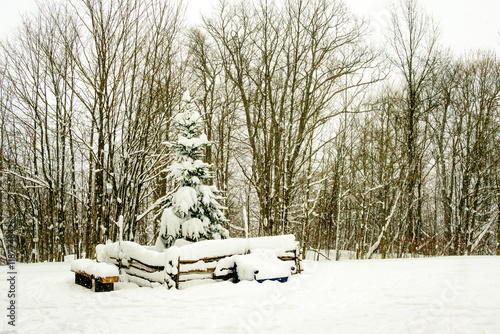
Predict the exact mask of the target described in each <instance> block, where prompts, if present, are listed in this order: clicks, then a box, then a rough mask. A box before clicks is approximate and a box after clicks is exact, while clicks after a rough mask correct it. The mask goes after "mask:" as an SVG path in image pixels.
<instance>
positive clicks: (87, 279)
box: [71, 259, 119, 292]
mask: <svg viewBox="0 0 500 334" xmlns="http://www.w3.org/2000/svg"><path fill="white" fill-rule="evenodd" d="M71 271H72V272H74V273H75V283H76V284H78V285H81V286H83V287H86V288H88V289H92V290H93V291H95V292H102V291H113V290H114V283H116V282H118V280H119V277H118V268H117V267H116V266H114V265H112V264H108V263H99V262H96V261H94V260H90V259H80V260H75V261H73V262H71Z"/></svg>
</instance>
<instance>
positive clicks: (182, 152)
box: [156, 92, 229, 251]
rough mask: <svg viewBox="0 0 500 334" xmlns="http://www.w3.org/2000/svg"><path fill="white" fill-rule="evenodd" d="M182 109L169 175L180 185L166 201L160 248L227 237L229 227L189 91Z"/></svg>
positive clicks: (206, 144)
mask: <svg viewBox="0 0 500 334" xmlns="http://www.w3.org/2000/svg"><path fill="white" fill-rule="evenodd" d="M182 100H183V101H182V102H183V104H184V106H183V109H182V110H181V112H180V113H179V114H177V116H176V117H175V123H176V126H177V129H178V132H179V133H178V138H177V141H176V142H172V143H170V144H171V145H172V147H173V148H174V150H175V159H174V162H173V163H172V165H171V166H170V167H169V174H168V177H169V178H173V179H174V180H175V183H176V185H177V186H178V187H179V188H178V189H177V191H176V192H175V193H173V195H172V196H171V198H170V199H168V200H167V201H166V203H167V206H166V207H165V209H164V211H163V214H162V217H161V227H160V235H159V236H158V238H157V240H156V247H157V249H158V250H160V251H161V250H162V249H164V248H168V247H170V246H172V245H173V244H174V242H175V241H176V240H177V239H184V240H187V241H199V240H207V239H225V238H228V237H229V233H228V231H227V230H226V229H225V228H224V227H222V225H221V224H222V223H224V222H225V221H226V219H225V217H224V213H223V212H222V211H221V209H222V208H223V207H222V206H221V205H220V204H219V202H218V200H219V199H221V198H222V197H220V195H218V190H217V188H216V187H215V186H209V185H207V183H208V182H209V181H210V172H209V167H210V165H209V164H207V163H205V162H203V161H202V159H203V157H204V153H203V152H204V149H205V148H206V147H207V146H208V145H210V143H209V141H208V140H207V136H206V135H205V134H203V133H201V132H202V124H201V121H202V120H201V118H200V115H199V114H198V112H197V111H196V110H195V109H194V103H193V101H192V100H191V98H190V96H189V92H186V93H185V94H184V96H183V98H182Z"/></svg>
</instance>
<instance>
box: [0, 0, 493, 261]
mask: <svg viewBox="0 0 500 334" xmlns="http://www.w3.org/2000/svg"><path fill="white" fill-rule="evenodd" d="M386 35H387V37H386V41H385V42H384V48H383V49H382V50H381V49H380V47H377V45H373V43H370V36H371V28H370V24H369V22H366V21H364V20H362V19H360V18H359V17H356V15H354V14H353V13H352V12H351V11H350V10H349V8H348V7H347V6H346V5H345V4H344V3H342V2H341V1H330V0H282V1H277V0H276V1H272V0H268V1H257V0H256V1H246V2H242V1H239V0H237V1H224V0H222V1H220V2H219V4H218V5H217V7H216V8H215V9H214V11H213V12H211V13H210V14H209V15H207V16H205V17H204V18H203V20H202V22H201V23H199V24H196V25H193V24H189V21H188V20H186V18H185V5H184V4H183V3H182V2H179V1H173V0H172V1H163V0H121V1H112V0H71V1H65V2H56V3H49V2H47V3H44V4H40V5H39V7H38V10H37V11H36V12H34V13H32V14H29V15H26V16H24V17H23V20H22V23H21V24H20V26H19V28H18V29H17V30H16V32H15V33H13V34H11V35H10V36H9V38H7V39H5V40H3V41H2V42H1V44H0V50H1V51H0V57H1V58H0V111H1V133H0V141H1V148H0V150H1V151H0V156H1V159H0V173H1V174H0V196H1V200H0V224H1V226H2V229H3V230H4V231H5V229H6V228H7V225H8V224H9V222H11V221H12V219H15V224H16V242H17V252H18V260H20V261H25V262H34V261H46V260H48V261H52V260H61V259H62V258H63V257H64V255H68V254H77V256H78V257H83V256H88V257H93V256H94V249H95V246H96V245H97V244H99V243H103V242H105V241H106V240H108V239H111V240H117V237H118V227H117V222H118V219H119V217H120V216H123V217H124V239H126V240H132V241H135V242H138V243H140V244H143V245H152V244H154V242H155V240H156V236H157V234H158V230H159V219H160V216H161V204H162V201H163V200H164V199H165V198H166V196H167V195H168V194H169V193H171V192H173V191H175V188H174V185H173V183H172V182H171V180H169V179H167V177H166V176H167V173H166V168H167V167H168V166H169V164H170V163H171V161H172V159H173V152H172V150H171V147H170V146H169V145H168V144H167V143H168V142H169V141H170V140H171V139H172V138H175V135H176V134H175V128H174V127H173V125H172V124H173V123H172V119H173V117H174V116H175V115H176V113H177V112H179V108H180V104H181V97H182V95H183V93H184V92H185V91H186V90H189V92H190V94H191V96H192V97H193V98H194V99H195V102H196V107H197V109H198V111H199V113H200V115H201V116H202V118H203V121H204V131H205V133H206V135H207V137H208V139H209V140H210V141H211V142H212V146H211V147H209V148H207V149H206V157H205V161H207V162H208V163H210V164H212V171H211V172H212V177H213V182H214V184H215V185H216V186H217V188H218V189H219V190H221V191H222V193H223V194H224V196H225V206H226V208H227V211H226V216H227V217H228V222H227V226H226V228H228V230H229V231H230V235H231V236H233V237H238V236H243V235H244V226H245V223H244V222H245V221H247V222H248V223H249V227H250V235H251V236H263V235H277V234H283V233H293V234H295V236H296V238H297V240H299V241H300V243H301V248H302V249H303V250H304V251H306V250H310V249H313V250H316V251H317V252H320V253H322V254H324V255H326V256H330V258H331V259H334V258H335V257H338V256H339V252H337V253H336V254H327V253H328V252H327V253H325V252H324V250H331V249H336V250H339V251H340V250H348V251H352V252H353V253H354V254H356V257H357V258H370V257H372V256H374V254H377V255H378V256H382V257H393V256H398V257H402V256H409V255H426V256H437V255H463V254H485V255H489V254H497V255H500V215H499V211H500V145H499V144H500V106H499V103H500V61H499V60H498V58H497V56H496V54H495V53H494V52H492V51H488V50H476V51H470V52H468V53H466V54H465V55H460V56H457V55H455V54H453V53H452V52H451V51H449V50H447V49H445V48H443V47H442V46H441V43H440V40H439V31H438V29H437V28H436V24H435V22H433V20H432V18H431V17H430V16H429V15H427V14H426V13H425V11H424V10H423V9H422V8H420V7H419V4H418V2H417V1H416V0H401V1H399V2H397V3H396V4H395V6H394V7H393V8H392V12H391V21H390V22H389V27H388V28H387V31H386ZM499 42H500V37H499ZM244 215H245V216H244ZM3 248H5V245H4V246H3ZM4 253H6V251H5V249H4ZM0 254H2V251H0Z"/></svg>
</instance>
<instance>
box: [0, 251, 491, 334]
mask: <svg viewBox="0 0 500 334" xmlns="http://www.w3.org/2000/svg"><path fill="white" fill-rule="evenodd" d="M303 264H304V266H305V268H306V270H305V272H304V273H303V274H302V275H295V276H293V277H292V278H291V280H290V281H289V282H288V283H278V282H265V283H262V284H259V283H257V282H247V281H245V282H241V283H238V284H232V283H230V282H222V283H213V284H208V285H201V286H195V287H192V288H188V289H185V290H179V291H177V290H166V289H165V288H161V287H160V288H153V289H151V288H139V287H137V286H135V285H134V284H132V283H127V284H126V283H117V284H115V291H113V292H106V293H94V292H91V291H90V290H88V289H85V288H83V287H81V286H78V285H75V284H74V274H73V273H72V272H70V264H69V263H41V264H18V265H17V266H16V269H17V271H18V286H17V292H18V296H17V305H18V306H19V309H18V313H17V326H16V327H15V329H16V330H17V333H37V334H41V333H143V334H145V333H181V332H182V333H311V334H312V333H499V332H500V257H449V258H426V259H394V260H364V261H340V262H319V263H318V262H305V263H303ZM6 269H7V268H6V267H1V269H0V275H2V276H1V277H6V276H7V274H6ZM0 282H1V283H0V291H2V294H1V297H0V300H1V302H0V303H1V304H0V305H1V306H2V307H1V308H2V309H3V310H4V311H3V312H4V313H6V311H5V310H6V307H5V306H6V305H7V302H8V301H7V294H6V293H5V292H4V291H6V290H7V289H5V287H6V284H7V282H6V279H4V278H2V279H1V281H0ZM2 318H3V319H4V320H2V327H0V332H1V333H6V330H9V329H11V327H10V326H9V327H7V324H6V320H5V319H6V317H5V315H2ZM7 333H8V332H7Z"/></svg>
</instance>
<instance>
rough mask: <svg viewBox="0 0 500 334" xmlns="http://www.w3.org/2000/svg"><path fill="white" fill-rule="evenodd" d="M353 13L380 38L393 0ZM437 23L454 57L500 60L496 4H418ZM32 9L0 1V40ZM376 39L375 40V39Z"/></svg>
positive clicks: (356, 1) (21, 0)
mask: <svg viewBox="0 0 500 334" xmlns="http://www.w3.org/2000/svg"><path fill="white" fill-rule="evenodd" d="M185 1H186V2H187V4H188V15H189V17H190V18H191V19H192V20H194V21H196V20H197V19H198V17H199V12H202V13H209V12H210V10H211V8H212V6H213V5H214V4H215V3H217V1H218V0H185ZM345 2H346V3H347V5H348V6H350V7H351V8H352V9H353V11H354V12H356V13H359V14H360V15H363V16H365V17H367V18H369V19H370V20H371V22H372V26H373V28H374V29H373V30H374V32H375V35H381V33H382V31H383V30H384V29H385V25H386V23H387V21H388V17H389V16H388V15H389V4H390V3H392V2H393V0H345ZM420 2H421V4H422V6H423V7H424V8H425V9H426V10H427V12H428V13H429V14H431V15H432V16H433V17H434V19H435V20H436V21H437V22H438V23H439V26H440V28H441V37H442V44H443V45H444V46H449V47H452V49H453V50H455V51H456V52H457V53H462V52H466V51H469V50H473V49H478V48H482V49H490V50H495V51H496V52H497V55H499V56H500V0H420ZM33 7H34V0H0V38H5V37H6V36H8V35H9V34H10V32H11V31H12V29H13V28H14V27H15V26H16V25H17V24H18V22H19V13H21V12H24V11H26V10H30V9H32V8H33ZM375 38H377V37H375Z"/></svg>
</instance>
